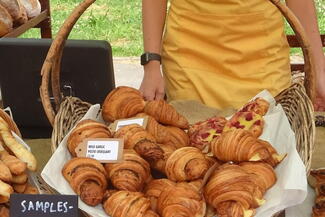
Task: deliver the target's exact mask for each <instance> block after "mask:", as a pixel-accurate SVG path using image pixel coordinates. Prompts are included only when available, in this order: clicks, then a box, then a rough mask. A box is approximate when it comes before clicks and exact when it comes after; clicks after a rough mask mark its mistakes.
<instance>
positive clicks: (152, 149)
mask: <svg viewBox="0 0 325 217" xmlns="http://www.w3.org/2000/svg"><path fill="white" fill-rule="evenodd" d="M114 138H123V139H124V148H126V149H134V150H135V151H136V152H137V153H138V154H139V155H140V156H141V157H143V158H144V159H146V160H149V161H156V160H159V159H163V157H164V153H163V150H162V149H161V148H160V147H159V146H158V145H157V143H156V140H155V138H154V137H153V136H152V135H151V134H150V133H148V132H147V131H146V130H145V129H143V127H141V126H140V125H137V124H131V125H127V126H124V127H122V128H120V129H118V130H117V131H116V132H115V134H114Z"/></svg>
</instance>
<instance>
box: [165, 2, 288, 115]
mask: <svg viewBox="0 0 325 217" xmlns="http://www.w3.org/2000/svg"><path fill="white" fill-rule="evenodd" d="M162 57H163V60H162V63H163V72H164V78H165V82H166V89H167V97H168V100H177V99H194V100H199V101H201V102H203V103H204V104H206V105H208V106H213V107H215V108H219V109H224V108H239V107H240V106H242V105H243V104H244V103H245V102H247V101H248V100H249V99H250V98H251V97H253V96H255V95H256V94H257V93H258V92H260V91H262V90H264V89H267V90H268V91H270V92H271V93H272V94H273V95H274V96H275V95H277V94H278V93H279V92H280V91H282V90H283V89H285V88H287V87H289V86H290V80H291V74H290V64H289V46H288V43H287V41H286V37H285V34H284V20H283V17H282V15H281V13H280V11H279V10H278V9H277V8H276V7H275V6H274V5H273V4H272V3H270V2H269V0H172V1H171V6H170V8H169V12H168V16H167V24H166V29H165V33H164V38H163V52H162Z"/></svg>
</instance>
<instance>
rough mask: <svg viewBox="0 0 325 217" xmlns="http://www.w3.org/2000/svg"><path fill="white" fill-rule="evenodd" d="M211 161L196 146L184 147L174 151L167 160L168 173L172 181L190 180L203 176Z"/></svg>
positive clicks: (166, 169) (166, 168)
mask: <svg viewBox="0 0 325 217" xmlns="http://www.w3.org/2000/svg"><path fill="white" fill-rule="evenodd" d="M208 168H209V162H208V161H207V160H206V158H205V156H204V155H203V154H202V152H201V151H200V150H199V149H198V148H195V147H183V148H180V149H177V150H176V151H174V152H173V153H172V154H171V155H170V156H169V158H168V159H167V161H166V167H165V171H166V175H167V177H168V178H169V179H170V180H172V181H190V180H195V179H199V178H202V177H203V176H204V174H205V172H206V171H207V170H208Z"/></svg>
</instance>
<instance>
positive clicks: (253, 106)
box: [240, 97, 270, 116]
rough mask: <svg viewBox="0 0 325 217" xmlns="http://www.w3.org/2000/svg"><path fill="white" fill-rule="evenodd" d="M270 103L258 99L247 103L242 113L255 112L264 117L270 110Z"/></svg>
mask: <svg viewBox="0 0 325 217" xmlns="http://www.w3.org/2000/svg"><path fill="white" fill-rule="evenodd" d="M269 107H270V103H269V102H268V101H266V100H265V99H263V98H260V97H257V98H256V99H254V100H253V101H251V102H249V103H247V104H246V105H245V106H244V107H243V108H242V109H241V110H240V112H255V113H256V114H259V115H261V116H264V115H265V114H266V113H267V111H268V110H269Z"/></svg>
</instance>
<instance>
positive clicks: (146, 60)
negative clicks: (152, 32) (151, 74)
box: [141, 53, 149, 65]
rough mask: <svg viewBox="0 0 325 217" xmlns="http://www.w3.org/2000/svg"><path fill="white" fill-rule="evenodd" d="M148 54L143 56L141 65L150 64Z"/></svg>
mask: <svg viewBox="0 0 325 217" xmlns="http://www.w3.org/2000/svg"><path fill="white" fill-rule="evenodd" d="M148 57H149V55H148V53H144V54H142V55H141V65H145V64H147V63H148V62H149V58H148Z"/></svg>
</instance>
